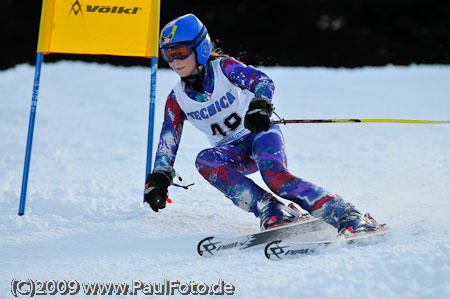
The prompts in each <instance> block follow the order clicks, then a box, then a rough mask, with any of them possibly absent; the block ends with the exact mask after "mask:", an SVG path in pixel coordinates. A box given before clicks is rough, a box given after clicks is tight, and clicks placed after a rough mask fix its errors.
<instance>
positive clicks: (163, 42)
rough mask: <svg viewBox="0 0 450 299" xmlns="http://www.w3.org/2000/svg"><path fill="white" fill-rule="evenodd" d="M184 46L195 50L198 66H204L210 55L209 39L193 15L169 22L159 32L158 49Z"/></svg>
mask: <svg viewBox="0 0 450 299" xmlns="http://www.w3.org/2000/svg"><path fill="white" fill-rule="evenodd" d="M178 44H184V45H188V46H190V47H192V48H193V49H195V52H196V54H197V62H198V64H206V63H207V62H208V59H209V55H210V54H211V38H210V37H209V34H208V31H207V30H206V27H205V25H203V23H202V22H200V20H199V19H198V18H197V17H196V16H194V15H193V14H187V15H184V16H181V17H179V18H176V19H175V20H173V21H170V22H169V23H168V24H167V25H166V26H164V28H163V29H162V30H161V38H160V40H159V48H160V49H163V48H169V47H174V46H176V45H178Z"/></svg>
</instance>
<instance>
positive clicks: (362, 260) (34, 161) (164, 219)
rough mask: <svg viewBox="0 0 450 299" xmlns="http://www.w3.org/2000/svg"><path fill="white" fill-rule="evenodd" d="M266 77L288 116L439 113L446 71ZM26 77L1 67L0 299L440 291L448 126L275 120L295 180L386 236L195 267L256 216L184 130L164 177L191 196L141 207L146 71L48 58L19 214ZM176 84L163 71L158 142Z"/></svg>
mask: <svg viewBox="0 0 450 299" xmlns="http://www.w3.org/2000/svg"><path fill="white" fill-rule="evenodd" d="M263 70H264V71H265V72H266V73H268V74H269V75H270V76H271V77H272V78H273V80H274V82H275V84H276V93H275V97H274V104H275V107H276V112H277V113H278V114H279V115H281V116H282V117H284V118H286V119H296V118H306V119H317V118H401V119H430V120H449V119H450V84H449V82H450V67H449V66H409V67H393V66H387V67H378V68H369V67H368V68H359V69H351V70H349V69H327V68H286V67H283V68H281V67H276V68H263ZM33 76H34V67H32V66H29V65H19V66H17V67H15V68H13V69H9V70H6V71H2V72H0V140H1V141H0V298H12V297H13V295H12V293H11V281H13V280H14V279H16V280H26V279H31V280H33V281H38V280H43V281H50V280H55V281H62V280H66V281H70V280H77V281H78V282H79V283H83V282H85V283H86V282H99V283H101V282H117V283H120V282H123V283H132V281H133V280H140V281H142V282H149V283H162V282H164V280H172V281H176V280H178V281H179V282H180V283H190V282H194V283H198V284H201V283H206V284H208V285H209V284H213V283H217V282H219V280H223V281H224V282H226V283H230V284H232V285H233V286H234V287H235V293H234V297H235V298H268V297H269V296H270V297H272V298H350V297H364V298H449V297H450V217H449V213H450V198H449V194H450V189H449V188H450V187H449V186H450V125H417V124H303V125H300V124H291V125H286V126H283V132H284V134H285V139H286V144H287V155H288V166H289V169H290V171H291V172H292V173H293V174H295V175H297V176H299V177H302V178H305V179H307V180H309V181H312V182H314V183H315V184H317V185H320V186H322V187H324V188H325V189H326V190H328V191H329V192H332V193H336V194H339V195H341V196H342V197H343V198H344V199H345V200H347V201H349V202H352V203H353V204H355V205H356V206H357V207H358V208H359V209H360V210H361V211H362V212H370V213H371V214H372V215H373V216H374V217H375V218H376V219H377V220H378V221H380V222H387V223H388V224H389V225H390V226H391V227H392V230H393V231H392V234H391V235H390V236H389V237H388V238H387V239H386V240H384V241H383V242H381V243H378V244H376V245H370V246H353V247H338V248H330V249H328V250H326V251H325V252H321V253H318V254H314V255H311V256H306V257H303V258H300V259H296V260H289V261H281V262H273V261H269V260H267V259H266V258H265V257H264V255H263V249H262V248H256V249H253V250H249V251H248V252H242V253H239V254H233V255H228V256H223V257H215V258H203V257H200V256H198V254H197V252H196V244H197V242H198V241H199V240H200V239H202V238H204V237H207V236H210V235H220V236H235V235H240V234H246V233H250V232H255V231H258V229H259V220H258V219H256V218H254V216H253V215H251V214H248V213H245V212H243V211H242V210H240V209H239V208H237V207H235V206H234V205H233V204H232V203H231V201H230V200H228V199H227V198H225V197H224V196H223V195H222V194H221V193H220V192H219V191H218V190H216V189H214V188H213V187H211V186H210V185H209V184H208V183H207V182H206V181H205V180H204V179H203V178H202V177H201V176H200V175H199V174H198V173H197V171H196V169H195V165H194V160H195V158H196V155H197V153H198V152H199V151H201V150H202V149H204V148H206V147H209V144H208V141H207V139H206V137H205V136H203V135H201V133H199V132H198V131H196V130H195V128H193V127H192V126H191V125H190V124H186V125H185V128H184V131H183V137H182V142H181V145H180V149H179V153H178V157H177V161H176V163H175V169H176V170H177V172H178V173H179V174H180V175H181V177H183V179H184V180H183V182H182V183H186V184H188V183H195V186H193V187H191V188H190V189H189V190H184V189H181V188H175V187H171V188H170V189H169V192H170V197H171V198H172V200H173V204H171V205H168V207H167V208H166V209H164V210H162V211H160V212H159V213H154V212H153V211H151V210H150V208H149V207H148V206H146V205H145V204H143V203H142V197H143V187H144V180H145V178H144V176H145V161H146V149H147V124H148V103H149V81H150V80H149V79H150V71H149V68H142V67H131V68H125V67H113V66H108V65H98V64H87V63H80V62H58V63H54V64H51V63H46V64H44V66H43V70H42V75H41V86H40V92H39V101H38V107H37V118H36V127H35V135H34V137H35V138H34V144H33V153H32V158H31V169H30V179H29V186H28V201H27V206H26V211H25V213H26V214H25V215H24V216H22V217H19V216H18V215H17V212H18V207H19V198H20V189H21V183H22V171H23V163H24V154H25V145H26V137H27V129H28V119H29V110H30V104H31V92H32V84H33ZM176 80H177V76H176V74H174V73H173V72H171V71H170V70H160V71H159V72H158V79H157V82H158V87H157V97H156V122H155V141H154V148H155V147H156V144H157V141H158V137H159V131H160V128H161V122H162V116H163V109H164V103H165V98H166V96H167V94H168V93H169V92H170V89H171V88H172V87H173V85H174V84H175V83H176ZM251 177H252V178H253V179H254V180H255V181H257V182H258V183H260V184H261V185H263V184H264V183H263V181H262V179H261V178H260V177H259V175H257V174H255V175H252V176H251ZM25 293H26V292H25ZM177 294H178V295H177ZM175 295H176V296H181V295H180V294H179V293H175ZM85 296H86V294H84V293H83V290H82V289H81V290H80V292H79V293H78V295H77V296H70V297H71V298H84V297H85ZM19 297H24V298H25V297H29V296H26V295H24V296H19ZM41 297H44V296H41ZM64 297H67V296H64ZM97 297H102V296H97ZM104 297H105V298H111V297H114V296H104ZM129 297H131V298H141V297H145V296H144V294H143V293H142V292H139V293H137V295H136V296H129ZM196 297H197V298H198V297H199V296H196Z"/></svg>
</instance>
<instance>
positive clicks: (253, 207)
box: [145, 14, 376, 234]
mask: <svg viewBox="0 0 450 299" xmlns="http://www.w3.org/2000/svg"><path fill="white" fill-rule="evenodd" d="M212 48H213V47H212V43H211V40H210V37H209V35H208V32H207V30H206V27H205V26H204V25H203V24H202V23H201V22H200V20H199V19H197V17H195V16H194V15H192V14H188V15H184V16H181V17H179V18H177V19H175V20H173V21H171V22H170V23H168V24H167V25H166V26H165V27H164V28H163V30H162V31H161V39H160V49H161V56H162V58H163V59H164V60H165V61H166V62H167V63H168V64H169V65H170V67H171V68H172V70H174V71H175V72H176V73H177V74H178V75H179V76H180V78H181V80H180V81H179V82H178V84H177V85H176V86H175V87H174V88H173V90H172V91H171V93H170V94H169V96H168V98H167V101H166V106H165V112H164V122H163V125H162V130H161V135H160V140H159V145H158V149H157V152H156V159H155V165H154V169H153V172H152V173H151V174H149V175H148V177H147V181H146V190H145V201H146V202H147V203H148V204H149V205H150V207H151V208H152V209H153V210H154V211H155V212H158V210H159V209H163V208H164V207H165V205H166V200H167V197H168V191H167V189H168V187H169V186H170V185H172V184H173V178H174V177H175V171H174V169H173V164H174V162H175V157H176V154H177V150H178V145H179V142H180V139H181V132H182V130H183V122H184V121H185V120H188V121H190V122H191V123H192V124H193V125H194V126H195V127H196V128H197V129H199V130H200V131H202V132H203V133H205V134H206V135H207V136H208V138H209V141H210V143H211V145H212V147H211V148H208V149H205V150H203V151H201V152H200V153H199V154H198V156H197V159H196V162H195V164H196V167H197V169H198V171H199V172H200V174H201V175H202V176H203V177H204V178H205V179H206V180H207V181H208V182H209V183H210V184H211V185H213V186H214V187H216V188H217V189H219V190H220V191H221V192H222V193H223V194H224V195H225V196H226V197H227V198H229V199H231V200H232V201H233V203H234V204H235V205H236V206H238V207H240V208H241V209H243V210H245V211H247V212H252V213H253V214H254V215H255V216H256V217H259V218H260V227H261V230H266V229H269V228H273V227H276V226H280V225H283V224H286V223H291V222H295V221H296V220H297V219H298V218H299V216H300V214H299V211H298V209H296V208H295V206H293V205H292V204H290V205H289V206H286V205H285V204H284V203H282V202H281V201H279V200H278V199H276V198H275V197H274V195H273V194H272V193H270V192H267V191H265V190H264V189H263V188H261V187H260V186H258V185H256V184H255V183H254V182H253V181H252V180H251V179H249V178H247V177H246V175H248V174H251V173H254V172H256V171H258V170H259V172H260V173H261V175H262V178H263V180H264V182H265V183H266V184H267V186H268V187H269V188H270V190H271V191H272V192H273V193H275V194H276V195H278V196H280V197H282V198H285V199H288V200H290V201H293V202H294V203H296V204H298V205H299V206H300V207H302V208H303V209H304V210H306V211H308V212H309V213H310V214H311V215H312V216H314V217H318V218H321V219H323V220H324V221H325V222H327V223H329V224H331V225H333V226H334V227H336V228H337V229H338V233H339V234H346V233H353V232H359V231H363V230H372V229H375V228H376V222H374V220H373V218H372V217H370V215H366V216H362V215H361V213H360V212H359V211H358V210H356V209H355V207H354V206H353V205H351V204H349V203H346V202H344V201H343V200H342V198H341V197H339V196H338V195H332V194H330V193H328V192H326V191H325V190H324V189H322V188H321V187H318V186H316V185H314V184H312V183H310V182H307V181H305V180H303V179H301V178H298V177H296V176H294V175H292V174H291V173H289V172H288V170H287V168H286V154H285V146H284V140H283V134H282V132H281V130H280V128H279V127H278V126H277V125H273V124H271V121H270V116H271V114H272V112H273V110H274V108H273V105H272V102H271V99H272V96H273V93H274V84H273V82H272V80H271V79H270V78H269V77H268V76H267V75H266V74H264V73H263V72H261V71H259V70H257V69H256V68H254V67H252V66H247V65H245V64H243V63H241V62H239V61H237V60H235V59H233V58H230V57H228V56H226V55H223V54H221V53H220V52H218V51H216V50H215V49H212Z"/></svg>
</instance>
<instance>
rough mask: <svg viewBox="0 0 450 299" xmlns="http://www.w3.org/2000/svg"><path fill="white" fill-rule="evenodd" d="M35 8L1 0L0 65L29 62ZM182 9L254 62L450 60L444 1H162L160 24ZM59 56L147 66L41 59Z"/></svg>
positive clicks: (448, 7) (449, 8)
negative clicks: (193, 15)
mask: <svg viewBox="0 0 450 299" xmlns="http://www.w3.org/2000/svg"><path fill="white" fill-rule="evenodd" d="M84 1H86V0H84ZM92 1H93V2H95V0H92ZM92 1H91V2H92ZM80 2H81V3H82V4H83V0H80ZM41 5H42V1H40V0H29V1H21V0H1V1H0V24H1V27H0V28H1V31H0V32H1V43H2V44H1V46H0V69H7V68H10V67H13V66H14V65H16V64H20V63H29V64H34V61H35V58H36V47H37V37H38V31H39V19H40V12H41ZM186 13H194V14H195V15H196V16H197V17H198V18H200V20H202V22H203V23H204V24H205V25H206V26H207V28H208V31H209V33H210V36H211V38H212V40H214V41H215V42H216V44H217V45H218V46H220V47H221V48H222V49H223V50H224V51H225V52H226V53H228V54H230V55H231V56H233V57H236V58H238V59H241V60H242V61H244V62H245V63H247V64H252V65H266V66H273V65H282V66H327V67H359V66H365V65H375V66H382V65H386V64H394V65H408V64H411V63H416V64H450V1H447V0H292V1H286V0H277V1H256V0H247V1H245V0H240V1H237V0H226V1H182V0H161V28H162V27H163V26H164V25H165V24H166V23H167V22H168V21H170V20H172V19H174V18H176V17H178V16H180V15H183V14H186ZM61 59H74V60H84V61H96V62H102V63H112V64H117V65H149V59H145V58H127V57H113V56H92V55H59V54H50V55H46V56H45V61H57V60H61ZM160 67H167V66H166V64H165V63H161V62H160Z"/></svg>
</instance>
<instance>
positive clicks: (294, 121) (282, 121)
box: [272, 118, 450, 125]
mask: <svg viewBox="0 0 450 299" xmlns="http://www.w3.org/2000/svg"><path fill="white" fill-rule="evenodd" d="M311 123H401V124H450V121H449V120H414V119H378V118H359V119H358V118H352V119H290V120H285V119H280V120H272V124H284V125H285V124H311Z"/></svg>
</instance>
